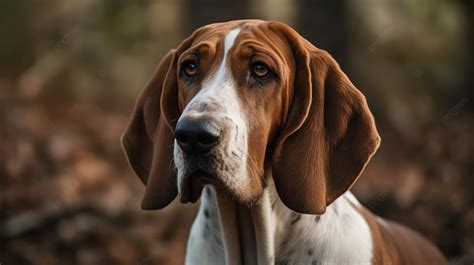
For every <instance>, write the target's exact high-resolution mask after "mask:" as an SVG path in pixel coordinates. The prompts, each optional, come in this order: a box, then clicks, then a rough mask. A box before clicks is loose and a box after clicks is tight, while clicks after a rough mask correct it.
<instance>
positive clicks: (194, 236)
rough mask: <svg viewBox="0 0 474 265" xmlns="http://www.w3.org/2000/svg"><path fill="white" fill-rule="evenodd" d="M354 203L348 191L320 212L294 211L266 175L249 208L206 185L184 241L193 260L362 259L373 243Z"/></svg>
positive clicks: (306, 261)
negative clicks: (262, 188)
mask: <svg viewBox="0 0 474 265" xmlns="http://www.w3.org/2000/svg"><path fill="white" fill-rule="evenodd" d="M358 206H359V204H358V202H357V200H356V199H355V198H354V197H353V195H352V194H351V193H349V192H348V193H346V194H345V195H343V196H341V197H340V198H338V199H337V200H336V201H335V202H334V203H332V204H331V205H330V206H328V207H327V209H326V212H325V213H324V214H322V215H307V214H299V213H296V212H294V211H291V210H290V209H288V208H287V207H286V206H285V205H284V204H283V203H282V201H281V200H280V199H279V197H278V195H277V193H276V190H275V186H274V184H273V181H272V180H271V179H270V181H268V185H267V188H266V189H265V191H264V193H263V196H262V198H261V199H260V201H259V202H258V203H257V204H255V205H254V206H252V207H250V208H248V207H246V206H242V205H238V204H237V203H236V202H235V201H234V200H232V199H231V198H230V197H229V196H228V195H227V194H225V193H222V192H220V191H219V190H217V189H215V188H213V187H210V186H207V187H205V188H204V192H203V194H202V196H201V206H200V209H199V212H198V217H197V219H196V221H195V223H194V224H193V229H192V231H191V237H190V240H189V243H188V244H189V245H188V252H192V253H188V254H190V255H192V256H194V257H193V258H192V260H195V259H196V257H195V256H197V255H200V256H203V255H206V254H205V253H206V252H207V253H217V255H216V254H209V256H210V257H211V258H217V259H218V260H216V261H215V262H210V261H209V260H208V259H207V260H205V261H206V262H205V263H206V264H224V263H225V264H230V265H234V264H236V265H237V264H239V265H240V264H275V262H277V263H279V262H281V263H285V262H287V263H288V264H312V262H322V261H324V262H327V263H330V262H332V263H334V264H347V263H344V262H346V261H347V262H348V263H350V262H351V261H354V260H360V261H364V262H365V261H367V260H370V258H371V251H372V245H371V243H370V242H371V238H370V231H369V228H368V226H367V224H366V223H365V221H364V220H363V218H362V217H361V216H360V214H359V213H358V211H357V210H356V207H358ZM198 233H199V234H198ZM197 240H201V241H200V242H197ZM288 242H293V243H292V244H289V243H288ZM361 242H362V243H361ZM369 243H370V244H369ZM198 245H201V246H200V247H199V246H198ZM203 248H204V249H203ZM341 250H344V251H341ZM300 252H301V253H300ZM193 253H196V254H193ZM341 253H344V254H341ZM216 256H220V259H219V258H218V257H216ZM187 258H190V257H187ZM296 258H298V259H296ZM196 264H197V263H196Z"/></svg>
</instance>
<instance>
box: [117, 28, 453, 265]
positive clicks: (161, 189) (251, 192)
mask: <svg viewBox="0 0 474 265" xmlns="http://www.w3.org/2000/svg"><path fill="white" fill-rule="evenodd" d="M379 143H380V138H379V135H378V133H377V130H376V127H375V122H374V118H373V116H372V114H371V113H370V111H369V108H368V106H367V103H366V100H365V97H364V96H363V95H362V93H361V92H360V91H359V90H357V89H356V88H355V87H354V85H353V84H352V83H351V81H349V79H348V77H347V76H346V75H345V74H344V73H343V72H342V70H341V69H340V67H339V66H338V64H337V63H336V61H335V60H334V59H333V58H332V57H331V56H330V55H329V54H328V53H327V52H326V51H323V50H321V49H318V48H316V47H315V46H313V45H312V44H311V43H309V42H308V41H307V40H305V39H304V38H303V37H301V36H300V35H299V34H298V33H297V32H295V31H294V30H293V29H291V28H290V27H289V26H287V25H285V24H282V23H278V22H267V21H260V20H239V21H231V22H225V23H218V24H211V25H207V26H204V27H202V28H200V29H198V30H196V31H195V32H194V33H193V34H192V35H191V36H190V37H188V38H187V39H185V40H184V41H183V42H182V43H181V44H180V45H179V46H178V47H177V48H176V49H173V50H171V51H170V52H169V53H168V54H167V55H166V56H165V57H164V59H163V60H162V61H161V63H160V64H159V66H158V69H157V70H156V72H155V74H154V76H153V78H152V79H151V81H149V83H148V84H147V85H146V87H145V89H144V91H143V92H142V94H141V95H140V97H139V98H138V101H137V103H136V106H135V109H134V111H133V115H132V118H131V120H130V123H129V125H128V127H127V129H126V131H125V133H124V135H123V137H122V145H123V148H124V150H125V152H126V154H127V157H128V160H129V163H130V165H131V166H132V168H133V169H134V171H135V173H136V174H137V175H138V176H139V177H140V179H141V180H142V182H143V183H145V184H146V192H145V195H144V199H143V202H142V208H144V209H160V208H163V207H165V206H166V205H168V204H169V203H170V202H171V201H172V200H173V199H174V198H175V197H176V196H177V195H178V194H179V199H180V201H181V202H183V203H187V202H192V203H194V202H196V201H197V200H198V199H199V198H200V199H201V200H200V202H201V204H200V208H199V212H198V214H197V218H196V220H195V221H194V224H193V226H192V229H191V232H190V237H189V241H188V244H187V254H186V264H229V265H233V264H360V265H368V264H431V265H432V264H447V261H446V260H445V258H444V257H443V256H442V254H441V253H440V252H439V251H438V250H437V249H436V247H434V246H433V245H432V244H431V243H429V242H428V241H427V240H426V239H424V238H423V237H422V236H421V235H420V234H418V233H416V232H414V231H412V230H410V229H408V228H405V227H403V226H401V225H398V224H396V223H393V222H390V221H385V220H383V219H381V218H379V217H376V216H374V215H373V214H372V213H370V212H369V211H368V210H367V209H366V208H364V207H363V206H362V205H361V204H359V202H358V201H357V200H356V198H355V197H354V196H353V195H352V194H351V193H350V192H349V191H348V190H349V189H350V187H351V186H352V185H353V184H354V182H355V181H356V179H357V178H358V177H359V175H360V174H361V172H362V170H363V169H364V167H365V165H366V164H367V162H368V161H369V159H370V158H371V157H372V155H373V154H374V152H375V151H376V149H377V148H378V146H379Z"/></svg>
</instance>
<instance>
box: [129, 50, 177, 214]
mask: <svg viewBox="0 0 474 265" xmlns="http://www.w3.org/2000/svg"><path fill="white" fill-rule="evenodd" d="M175 57H176V51H175V50H172V51H170V52H169V53H168V54H167V55H166V56H165V57H164V59H163V60H162V61H161V63H160V64H159V66H158V69H157V70H156V71H155V73H154V75H153V78H152V79H151V80H150V81H149V82H148V84H147V85H146V86H145V89H144V90H143V92H142V93H141V95H140V96H139V98H138V100H137V102H136V104H135V109H134V110H133V114H132V117H131V119H130V122H129V124H128V127H127V128H126V130H125V132H124V134H123V135H122V146H123V149H124V151H125V154H126V155H127V158H128V161H129V162H130V165H131V166H132V168H133V170H134V171H135V173H136V174H137V175H138V177H139V178H140V179H141V181H142V182H143V183H144V184H145V185H146V191H145V196H144V198H143V201H142V208H143V209H160V208H163V207H165V206H166V205H168V204H169V203H170V202H171V201H172V200H173V199H174V198H175V197H176V195H177V187H176V176H175V173H174V169H173V164H172V157H173V146H172V145H173V133H172V128H170V127H169V126H168V125H169V123H168V122H167V117H165V115H164V113H163V110H162V107H163V103H162V102H163V101H173V102H176V103H175V104H173V103H171V104H168V105H170V106H173V105H174V106H176V108H177V99H176V95H177V89H178V88H177V81H176V64H175V61H176V58H175ZM171 112H174V113H176V111H173V110H171ZM175 115H176V114H175Z"/></svg>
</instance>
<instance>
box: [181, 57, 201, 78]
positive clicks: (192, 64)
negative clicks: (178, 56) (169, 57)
mask: <svg viewBox="0 0 474 265" xmlns="http://www.w3.org/2000/svg"><path fill="white" fill-rule="evenodd" d="M197 69H198V64H197V62H196V61H194V60H188V61H185V62H184V63H183V64H182V65H181V71H182V72H183V74H184V75H185V76H186V77H187V78H190V77H193V76H195V75H196V74H197Z"/></svg>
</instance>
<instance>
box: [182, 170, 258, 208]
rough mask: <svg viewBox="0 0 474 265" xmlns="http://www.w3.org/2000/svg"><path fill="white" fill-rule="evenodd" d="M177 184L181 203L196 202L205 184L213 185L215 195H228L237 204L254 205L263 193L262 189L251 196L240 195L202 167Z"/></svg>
mask: <svg viewBox="0 0 474 265" xmlns="http://www.w3.org/2000/svg"><path fill="white" fill-rule="evenodd" d="M179 185H180V189H179V190H180V193H179V201H180V202H181V203H195V202H197V200H198V199H199V198H200V197H201V193H202V190H203V188H204V186H206V185H211V186H213V187H214V188H215V190H216V192H217V196H223V197H229V198H231V199H232V200H234V201H235V202H236V203H237V204H240V205H244V206H247V207H251V206H253V205H255V204H256V203H257V202H258V201H259V200H260V198H261V196H262V194H263V190H262V192H259V193H258V194H254V195H253V196H248V195H247V194H246V195H247V196H242V194H240V193H239V192H237V191H235V190H234V189H232V188H230V187H228V185H226V184H225V183H223V182H222V181H221V179H220V178H219V177H218V176H215V175H213V174H210V173H208V172H206V171H204V170H202V169H198V170H196V171H194V172H192V173H191V174H189V175H187V176H186V177H183V178H182V181H181V182H180V183H179Z"/></svg>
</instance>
